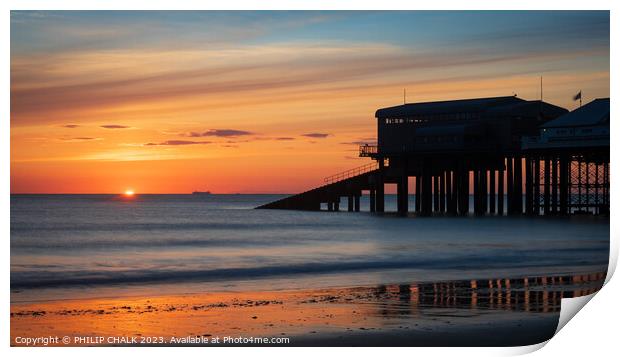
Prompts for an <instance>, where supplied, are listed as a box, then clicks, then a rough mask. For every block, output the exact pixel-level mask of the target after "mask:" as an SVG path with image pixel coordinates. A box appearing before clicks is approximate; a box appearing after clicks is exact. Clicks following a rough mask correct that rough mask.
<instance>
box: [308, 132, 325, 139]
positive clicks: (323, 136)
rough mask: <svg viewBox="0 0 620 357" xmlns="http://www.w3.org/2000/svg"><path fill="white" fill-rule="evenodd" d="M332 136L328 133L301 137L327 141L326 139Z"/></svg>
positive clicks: (309, 134)
mask: <svg viewBox="0 0 620 357" xmlns="http://www.w3.org/2000/svg"><path fill="white" fill-rule="evenodd" d="M330 135H331V134H328V133H306V134H301V136H305V137H308V138H315V139H325V138H326V137H328V136H330Z"/></svg>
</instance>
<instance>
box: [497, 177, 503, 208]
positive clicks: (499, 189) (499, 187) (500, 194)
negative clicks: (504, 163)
mask: <svg viewBox="0 0 620 357" xmlns="http://www.w3.org/2000/svg"><path fill="white" fill-rule="evenodd" d="M497 214H498V215H500V216H503V215H504V169H503V168H500V169H499V170H498V171H497Z"/></svg>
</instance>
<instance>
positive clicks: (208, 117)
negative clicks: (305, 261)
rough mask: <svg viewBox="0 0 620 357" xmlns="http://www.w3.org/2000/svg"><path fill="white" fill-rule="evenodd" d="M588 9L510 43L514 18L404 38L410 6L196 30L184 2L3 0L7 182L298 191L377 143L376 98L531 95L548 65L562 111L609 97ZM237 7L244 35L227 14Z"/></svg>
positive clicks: (219, 21) (50, 186)
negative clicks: (107, 5)
mask: <svg viewBox="0 0 620 357" xmlns="http://www.w3.org/2000/svg"><path fill="white" fill-rule="evenodd" d="M302 14H303V13H302ZM587 14H588V16H585V15H584V16H583V17H584V18H583V19H582V18H580V17H579V16H576V17H575V15H570V16H568V15H567V16H568V17H567V18H566V19H563V20H562V21H561V22H560V24H561V25H562V26H563V27H562V28H561V30H562V31H559V30H557V29H556V30H553V31H556V32H553V31H552V30H549V31H550V33H549V37H551V36H557V37H558V41H559V44H558V45H555V46H547V45H546V44H545V42H544V39H543V40H540V41H542V42H540V43H534V44H533V45H532V46H533V47H532V46H529V44H528V46H525V47H523V48H526V50H524V51H514V50H510V51H508V50H505V48H508V46H509V45H517V44H520V46H524V45H523V44H522V43H521V42H522V41H521V40H522V37H519V36H527V34H525V33H520V32H519V31H520V30H522V29H524V28H525V27H524V25H523V24H522V23H521V22H522V21H519V18H518V17H517V18H514V16H511V19H512V21H513V22H514V24H513V26H512V27H510V26H508V28H505V27H506V26H507V25H506V24H504V23H502V24H501V28H499V29H501V30H503V31H505V32H507V33H510V31H512V32H511V33H513V36H508V35H506V38H500V39H498V40H493V39H489V40H487V42H486V44H487V46H486V47H485V46H481V45H480V43H479V41H478V40H479V39H480V37H481V36H483V35H486V34H496V33H498V31H499V30H498V28H497V26H500V25H499V24H498V23H500V22H498V23H496V24H495V25H493V24H490V25H489V26H490V27H489V28H488V29H487V28H481V29H479V30H480V31H479V32H476V33H472V34H467V33H465V34H461V35H460V36H461V38H459V39H458V40H453V39H452V37H454V34H450V33H449V32H448V33H446V34H443V33H442V32H441V31H445V30H439V29H438V30H437V32H436V33H431V34H429V35H428V37H426V38H421V39H419V40H415V39H413V38H407V39H406V40H403V39H402V38H401V37H399V36H401V35H396V34H400V33H401V32H403V31H410V32H411V33H415V30H416V29H415V26H414V25H407V24H409V22H408V21H406V20H407V16H413V15H415V14H413V13H404V14H403V13H398V14H390V13H378V14H375V13H363V16H362V15H360V14H359V13H336V14H334V13H329V12H326V13H314V12H312V13H307V14H303V15H305V16H298V14H277V16H276V15H274V14H271V13H263V14H262V15H255V14H252V13H249V14H246V13H243V14H231V13H220V14H219V15H220V16H215V15H214V14H213V13H210V14H209V13H207V14H200V15H204V16H206V17H207V18H209V16H211V17H213V21H211V22H209V23H208V24H207V25H204V26H203V25H202V22H200V21H203V20H204V18H201V19H197V18H193V16H198V15H195V14H191V16H190V15H189V14H185V15H179V14H168V13H157V14H156V15H157V16H153V15H151V14H149V15H144V16H143V15H141V14H132V15H127V14H115V13H113V12H112V13H103V14H96V15H94V14H93V13H80V12H78V13H72V14H67V13H64V12H13V13H12V14H11V41H12V43H11V192H12V193H118V192H122V191H124V190H125V189H128V188H132V189H134V190H135V191H136V192H137V193H187V192H191V191H194V190H210V191H212V192H216V193H236V192H239V193H276V192H282V193H292V192H298V191H301V190H305V189H308V188H311V187H313V186H316V185H317V184H320V183H321V182H322V178H323V177H325V176H328V175H330V174H333V173H336V172H339V171H343V170H346V169H349V168H353V167H356V166H359V165H363V164H365V163H367V162H368V159H361V158H358V157H357V146H358V144H359V142H372V141H374V137H375V130H376V129H375V119H374V112H375V110H376V109H378V108H380V107H385V106H391V105H397V104H400V103H401V102H402V90H403V88H407V93H409V101H412V102H416V101H430V100H446V99H456V98H472V97H484V96H499V95H512V94H514V93H517V94H518V95H519V97H521V98H524V99H537V98H538V96H539V95H540V93H539V85H538V84H539V76H540V75H543V76H544V83H545V100H546V101H548V102H551V103H553V104H556V105H560V106H563V107H566V108H568V109H573V108H574V107H575V105H576V104H575V103H574V102H572V101H571V99H570V98H571V96H572V95H573V94H574V93H576V92H577V91H578V90H582V91H583V93H584V100H585V101H586V102H587V101H589V100H591V99H593V98H595V97H606V96H609V34H608V28H609V23H608V20H609V17H608V16H609V15H608V13H604V14H606V16H607V17H606V19H607V23H606V26H607V35H606V36H607V37H605V31H604V29H603V30H602V31H600V32H596V31H592V32H593V33H591V34H588V36H590V37H587V36H586V37H587V38H585V39H583V38H581V37H584V35H581V34H580V35H577V33H578V32H579V30H580V29H581V27H580V26H584V23H585V24H588V21H599V22H600V21H601V19H600V17H601V16H600V14H594V15H596V16H594V15H592V14H589V13H587ZM604 14H603V15H604ZM35 15H36V16H35ZM121 15H122V16H121ZM183 16H186V17H191V18H187V19H185V18H183ZM239 16H246V17H247V18H244V23H246V27H244V29H245V30H246V31H241V30H240V29H239V28H233V29H231V26H230V25H228V22H229V21H228V20H230V19H231V18H236V17H239ZM425 16H428V15H425ZM436 16H442V14H441V13H439V14H437V15H436ZM446 16H447V15H446ZM450 16H452V17H454V16H456V17H457V18H458V16H460V15H459V14H458V13H457V14H454V13H450ZM480 16H487V15H480ZM522 16H525V15H522ZM157 17H159V22H153V21H152V20H153V18H157ZM273 17H275V18H276V19H275V20H274V19H273ZM298 17H299V18H298ZM390 17H394V21H390V20H391V18H390ZM401 17H403V19H401ZM302 19H303V20H302ZM602 19H603V20H602V21H603V22H604V20H605V15H604V16H602ZM267 20H271V21H267ZM276 20H277V21H276ZM397 20H398V21H402V23H403V24H404V25H399V26H401V27H399V28H392V29H389V30H390V31H388V30H387V29H386V31H385V33H382V34H381V36H379V35H377V34H375V33H371V32H369V33H368V35H367V37H365V35H364V34H360V33H359V32H360V31H361V30H362V29H365V28H367V27H368V26H369V24H376V23H385V24H392V23H399V22H398V21H397ZM419 20H420V21H419V22H420V23H421V24H424V21H431V20H433V21H437V20H436V18H433V19H430V20H429V19H428V18H426V17H424V18H420V19H419ZM465 20H467V19H465ZM543 20H544V18H543V19H542V20H541V19H538V18H536V19H533V20H532V23H534V24H535V23H536V21H539V22H540V23H541V24H546V22H545V21H543ZM558 21H559V20H558ZM453 22H454V21H450V19H449V18H447V19H445V23H446V24H448V23H453ZM506 22H508V21H506ZM433 23H435V22H433ZM597 23H598V22H597ZM439 24H441V22H440V23H439ZM554 24H555V25H556V26H557V23H555V22H554ZM573 24H574V27H575V30H574V33H573V35H574V36H580V37H579V38H576V39H575V38H571V37H570V36H571V32H570V29H571V26H573ZM530 25H531V23H530ZM604 25H605V24H603V27H604ZM181 26H182V29H183V31H176V30H177V29H178V27H181ZM407 26H413V27H412V28H408V27H407ZM492 26H496V28H493V27H492ZM540 26H544V25H540ZM323 27H327V28H332V30H333V31H332V32H330V34H329V36H328V35H326V34H325V33H322V32H321V31H322V30H323ZM591 27H592V26H589V27H588V28H591ZM567 28H568V30H567ZM252 30H253V31H252ZM356 30H358V31H356ZM567 31H568V33H567ZM214 33H216V34H220V35H221V36H219V37H218V36H214V35H213V34H214ZM514 33H516V34H517V35H518V36H516V37H515V36H514ZM519 34H520V35H519ZM562 34H565V35H566V36H568V38H564V37H562ZM203 36H204V37H203ZM330 36H331V37H330ZM468 36H469V37H468ZM566 36H565V37H566ZM326 37H327V38H326ZM543 37H544V36H543ZM592 38H595V39H600V41H598V42H597V41H592ZM560 39H562V41H560ZM416 41H418V42H416ZM450 41H455V42H450ZM468 41H469V42H468ZM506 41H509V42H510V41H513V42H515V43H514V44H509V45H507V44H505V42H506ZM580 41H581V42H580ZM456 43H458V45H457V44H456ZM567 43H568V44H570V46H567V45H566V44H567Z"/></svg>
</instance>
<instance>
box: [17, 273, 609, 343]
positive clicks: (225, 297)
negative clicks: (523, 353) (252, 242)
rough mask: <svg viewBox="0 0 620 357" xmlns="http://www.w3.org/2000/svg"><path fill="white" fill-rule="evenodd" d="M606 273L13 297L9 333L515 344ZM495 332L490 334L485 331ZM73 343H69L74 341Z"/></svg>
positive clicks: (533, 339) (549, 330) (541, 332)
mask: <svg viewBox="0 0 620 357" xmlns="http://www.w3.org/2000/svg"><path fill="white" fill-rule="evenodd" d="M604 279H605V273H593V274H583V275H570V276H569V275H566V276H543V277H527V278H519V279H515V278H511V279H484V280H468V281H446V282H432V283H410V284H393V285H380V286H374V287H349V288H330V289H319V290H303V291H299V290H296V291H268V292H266V291H248V292H218V293H204V294H189V295H178V296H165V295H162V296H150V297H141V298H122V299H121V298H118V299H84V300H65V301H53V302H38V303H28V304H17V303H15V304H12V305H11V337H12V340H11V344H13V345H15V343H14V342H15V340H14V338H15V337H16V336H22V337H24V336H26V337H28V336H29V337H36V336H43V335H59V336H64V335H66V336H72V337H74V336H163V337H165V338H170V337H172V336H176V337H179V336H231V335H232V336H255V337H256V336H271V337H273V336H290V337H291V342H290V344H292V345H306V346H324V345H338V346H349V345H350V346H361V345H365V346H392V345H401V346H422V345H424V346H432V345H443V346H448V345H520V344H530V343H538V342H541V341H544V340H546V339H548V338H550V337H551V336H552V335H553V332H554V331H555V327H556V326H557V318H558V316H559V310H560V304H561V299H562V298H569V297H576V296H582V295H587V294H590V293H593V292H595V291H597V290H598V289H600V288H601V286H602V284H603V281H604ZM491 332H492V335H493V337H492V338H489V333H491ZM72 344H73V343H72Z"/></svg>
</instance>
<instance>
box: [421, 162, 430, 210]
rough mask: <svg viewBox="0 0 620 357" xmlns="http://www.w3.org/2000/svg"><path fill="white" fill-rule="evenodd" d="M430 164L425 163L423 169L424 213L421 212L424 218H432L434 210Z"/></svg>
mask: <svg viewBox="0 0 620 357" xmlns="http://www.w3.org/2000/svg"><path fill="white" fill-rule="evenodd" d="M430 171H431V170H430V162H428V161H425V162H424V168H423V169H422V184H421V186H422V195H421V197H422V211H421V212H420V213H421V214H422V215H423V216H430V215H431V213H432V210H433V202H432V201H433V196H432V191H433V183H432V180H433V179H432V177H433V176H431V173H430Z"/></svg>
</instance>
